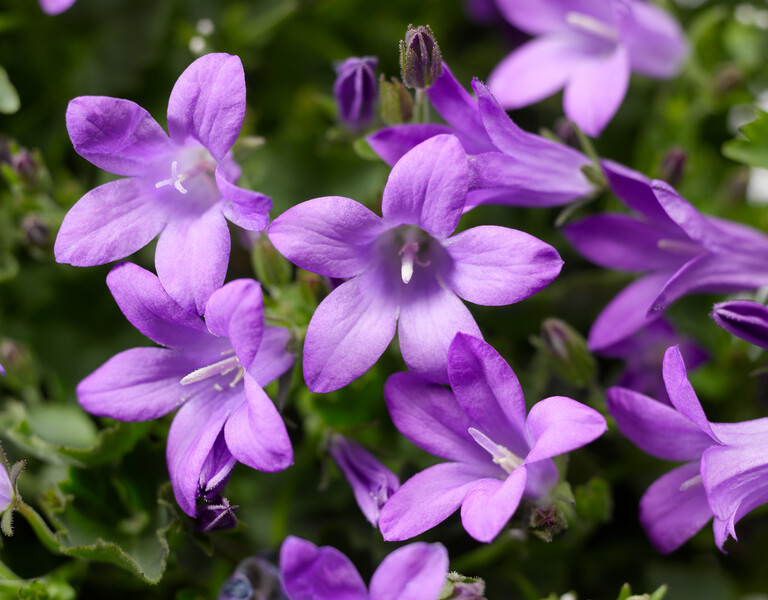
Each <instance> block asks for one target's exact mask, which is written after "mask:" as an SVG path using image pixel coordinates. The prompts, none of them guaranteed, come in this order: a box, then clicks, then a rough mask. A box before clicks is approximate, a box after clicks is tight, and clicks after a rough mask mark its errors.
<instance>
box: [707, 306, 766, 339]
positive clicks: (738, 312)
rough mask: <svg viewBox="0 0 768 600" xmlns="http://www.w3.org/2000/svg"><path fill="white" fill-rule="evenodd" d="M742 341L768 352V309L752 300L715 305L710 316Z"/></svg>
mask: <svg viewBox="0 0 768 600" xmlns="http://www.w3.org/2000/svg"><path fill="white" fill-rule="evenodd" d="M709 316H710V317H712V319H713V320H714V321H715V323H717V324H718V325H720V327H722V328H723V329H725V330H726V331H727V332H728V333H731V334H733V335H735V336H737V337H740V338H741V339H742V340H747V341H748V342H749V343H751V344H755V345H756V346H760V347H761V348H764V349H765V350H768V308H766V307H765V306H763V305H762V304H759V303H758V302H753V301H752V300H729V301H728V302H720V303H719V304H715V306H714V308H713V310H712V312H711V313H710V315H709Z"/></svg>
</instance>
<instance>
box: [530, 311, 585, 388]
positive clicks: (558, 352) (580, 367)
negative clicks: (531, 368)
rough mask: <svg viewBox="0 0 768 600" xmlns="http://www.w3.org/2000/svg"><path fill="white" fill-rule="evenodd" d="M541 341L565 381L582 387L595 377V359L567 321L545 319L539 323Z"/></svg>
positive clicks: (582, 338)
mask: <svg viewBox="0 0 768 600" xmlns="http://www.w3.org/2000/svg"><path fill="white" fill-rule="evenodd" d="M541 341H542V349H543V351H544V353H545V354H546V355H547V356H548V357H549V358H550V360H551V362H552V365H553V366H554V367H555V369H556V370H557V371H558V372H559V373H560V375H562V376H563V377H564V378H565V379H566V380H567V381H569V382H570V383H572V384H574V385H577V386H579V387H582V386H585V385H587V384H588V383H589V382H590V381H592V379H593V378H594V377H595V359H594V357H593V356H592V355H591V354H590V352H589V350H588V349H587V342H586V340H585V339H584V337H583V336H582V335H581V334H580V333H579V332H578V331H576V330H575V329H574V328H573V327H571V326H570V325H568V323H566V322H565V321H561V320H560V319H546V320H545V321H544V322H543V323H542V324H541Z"/></svg>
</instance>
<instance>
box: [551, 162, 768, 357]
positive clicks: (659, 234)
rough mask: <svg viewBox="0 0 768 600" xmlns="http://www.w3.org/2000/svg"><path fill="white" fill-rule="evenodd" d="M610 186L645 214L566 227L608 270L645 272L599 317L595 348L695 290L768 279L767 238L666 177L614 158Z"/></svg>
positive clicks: (739, 287)
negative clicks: (652, 176) (695, 200)
mask: <svg viewBox="0 0 768 600" xmlns="http://www.w3.org/2000/svg"><path fill="white" fill-rule="evenodd" d="M603 169H604V171H605V174H606V176H607V177H608V181H609V183H610V186H611V189H612V190H613V191H614V193H615V194H616V195H617V196H618V197H619V199H621V200H622V201H623V202H624V203H625V204H626V205H627V206H628V207H629V208H631V209H632V210H634V211H636V213H638V214H637V215H635V216H632V215H625V214H602V215H597V216H594V217H588V218H586V219H583V220H581V221H578V222H576V223H573V224H571V225H568V226H567V227H565V228H564V229H563V233H564V234H565V237H566V238H568V241H570V242H571V244H573V246H574V247H575V248H576V249H577V250H578V251H579V252H580V253H581V254H582V255H583V256H585V257H586V258H587V259H589V260H590V261H592V262H593V263H595V264H597V265H599V266H601V267H606V268H609V269H618V270H620V271H629V272H639V273H644V275H643V277H641V278H640V279H638V280H636V281H634V282H633V283H631V284H630V285H629V286H627V287H626V288H624V290H622V291H621V292H620V293H619V295H618V296H616V297H615V298H614V299H613V300H612V301H611V302H610V303H609V304H608V306H606V307H605V308H604V309H603V311H602V312H601V313H600V315H598V317H597V319H596V320H595V322H594V324H593V325H592V329H591V330H590V332H589V338H588V343H589V348H590V349H591V350H593V351H602V350H604V349H606V348H608V347H609V346H613V345H614V344H616V343H618V342H620V341H622V340H624V339H626V338H627V337H629V336H631V335H632V334H634V333H635V332H637V331H639V330H640V329H641V328H643V327H645V326H646V325H648V324H649V323H651V322H652V321H655V320H656V319H658V318H659V316H660V315H661V313H662V311H664V310H665V309H666V308H667V307H668V306H669V305H670V304H672V302H674V301H675V300H677V299H678V298H680V297H681V296H684V295H686V294H690V293H696V292H705V293H732V292H736V291H747V290H754V289H758V288H760V287H763V286H766V285H768V259H767V258H766V257H768V237H766V236H765V235H764V234H762V233H761V232H759V231H757V230H755V229H752V228H750V227H747V226H745V225H741V224H738V223H732V222H730V221H725V220H721V219H715V218H712V217H706V216H703V215H702V214H700V213H699V212H698V211H697V210H696V209H695V208H694V207H693V205H691V204H690V203H689V202H688V201H686V200H685V199H684V198H683V197H681V196H680V195H679V194H678V193H677V192H675V190H674V189H672V188H671V187H670V186H669V185H668V184H667V183H665V182H663V181H658V180H656V181H650V180H648V179H647V178H646V177H645V176H643V175H641V174H640V173H637V172H636V171H632V170H631V169H627V168H626V167H622V166H621V165H618V164H616V163H612V162H610V161H603Z"/></svg>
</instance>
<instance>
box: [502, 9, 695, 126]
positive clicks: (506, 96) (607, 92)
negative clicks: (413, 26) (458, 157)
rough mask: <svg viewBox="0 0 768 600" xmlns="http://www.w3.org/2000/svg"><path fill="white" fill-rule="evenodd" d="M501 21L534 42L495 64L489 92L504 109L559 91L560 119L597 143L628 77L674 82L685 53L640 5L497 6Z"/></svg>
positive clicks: (666, 22) (674, 35)
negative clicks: (562, 112)
mask: <svg viewBox="0 0 768 600" xmlns="http://www.w3.org/2000/svg"><path fill="white" fill-rule="evenodd" d="M497 6H498V8H499V11H500V12H501V14H502V16H503V17H504V18H506V19H507V20H508V21H509V22H510V23H511V24H512V25H514V26H515V27H517V28H519V29H521V30H523V31H525V32H526V33H529V34H531V35H533V36H537V37H535V38H534V39H533V40H531V41H530V42H527V43H525V44H523V45H522V46H521V47H520V48H518V49H517V50H515V51H514V52H512V53H511V54H510V55H509V56H507V58H505V59H504V60H503V61H501V63H499V64H498V65H497V66H496V68H495V69H494V70H493V72H492V73H491V75H490V78H489V81H488V85H489V86H490V88H491V90H492V91H493V93H494V94H495V95H496V97H497V98H498V99H499V102H501V105H502V106H504V108H507V109H510V108H520V107H522V106H527V105H529V104H532V103H534V102H538V101H539V100H542V99H543V98H546V97H547V96H550V95H552V94H554V93H555V92H556V91H558V90H559V89H561V88H565V92H564V94H563V108H564V110H565V114H566V116H567V117H568V118H569V119H571V120H572V121H574V122H575V123H576V124H577V125H578V126H579V127H580V128H581V129H582V130H583V131H584V132H586V133H587V134H589V135H591V136H598V135H600V132H601V131H602V130H603V128H604V127H605V126H606V125H607V124H608V122H609V121H610V120H611V119H612V118H613V115H614V114H616V111H617V110H618V109H619V106H620V105H621V102H622V100H623V99H624V95H625V94H626V92H627V87H628V85H629V75H630V72H631V71H635V72H637V73H641V74H643V75H648V76H650V77H657V78H662V79H666V78H670V77H674V76H675V75H676V74H677V73H678V71H679V70H680V67H681V63H682V60H683V58H684V57H685V54H686V51H687V48H686V42H685V37H684V35H683V32H682V30H681V29H680V25H679V24H678V23H677V22H676V21H675V20H674V19H673V18H672V17H671V16H670V15H669V14H667V13H665V12H664V11H662V10H661V9H659V8H657V7H655V6H653V5H652V4H650V3H647V2H643V1H641V0H601V1H600V2H593V1H592V0H537V1H536V3H535V4H531V3H530V2H528V1H527V0H497Z"/></svg>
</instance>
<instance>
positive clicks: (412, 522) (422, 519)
mask: <svg viewBox="0 0 768 600" xmlns="http://www.w3.org/2000/svg"><path fill="white" fill-rule="evenodd" d="M488 464H489V468H487V469H481V468H479V467H478V466H474V465H468V464H464V463H441V464H438V465H434V466H432V467H429V468H428V469H425V470H424V471H422V472H421V473H417V474H416V475H414V476H413V477H411V478H410V479H409V480H408V481H406V482H405V483H404V484H403V485H401V486H400V489H399V490H397V491H396V492H395V493H394V494H393V495H392V497H391V498H390V499H389V500H388V501H387V503H386V504H385V505H384V507H383V508H382V509H381V515H380V517H379V528H380V529H381V533H382V534H383V536H384V539H385V540H387V541H389V542H395V541H399V540H407V539H409V538H412V537H414V536H417V535H419V534H420V533H424V532H425V531H427V530H428V529H432V527H434V526H435V525H437V524H438V523H441V522H442V521H444V520H445V519H447V518H448V517H449V516H450V515H451V514H452V513H453V512H455V511H456V509H457V508H459V505H460V504H461V502H462V501H463V500H464V497H465V496H466V495H467V492H468V491H469V490H470V489H472V488H473V487H474V486H475V485H476V484H477V480H478V479H483V478H486V477H489V476H493V475H492V473H493V469H491V467H495V465H493V464H492V463H490V461H489V463H488ZM496 468H497V469H498V467H496ZM489 472H490V473H489Z"/></svg>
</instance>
